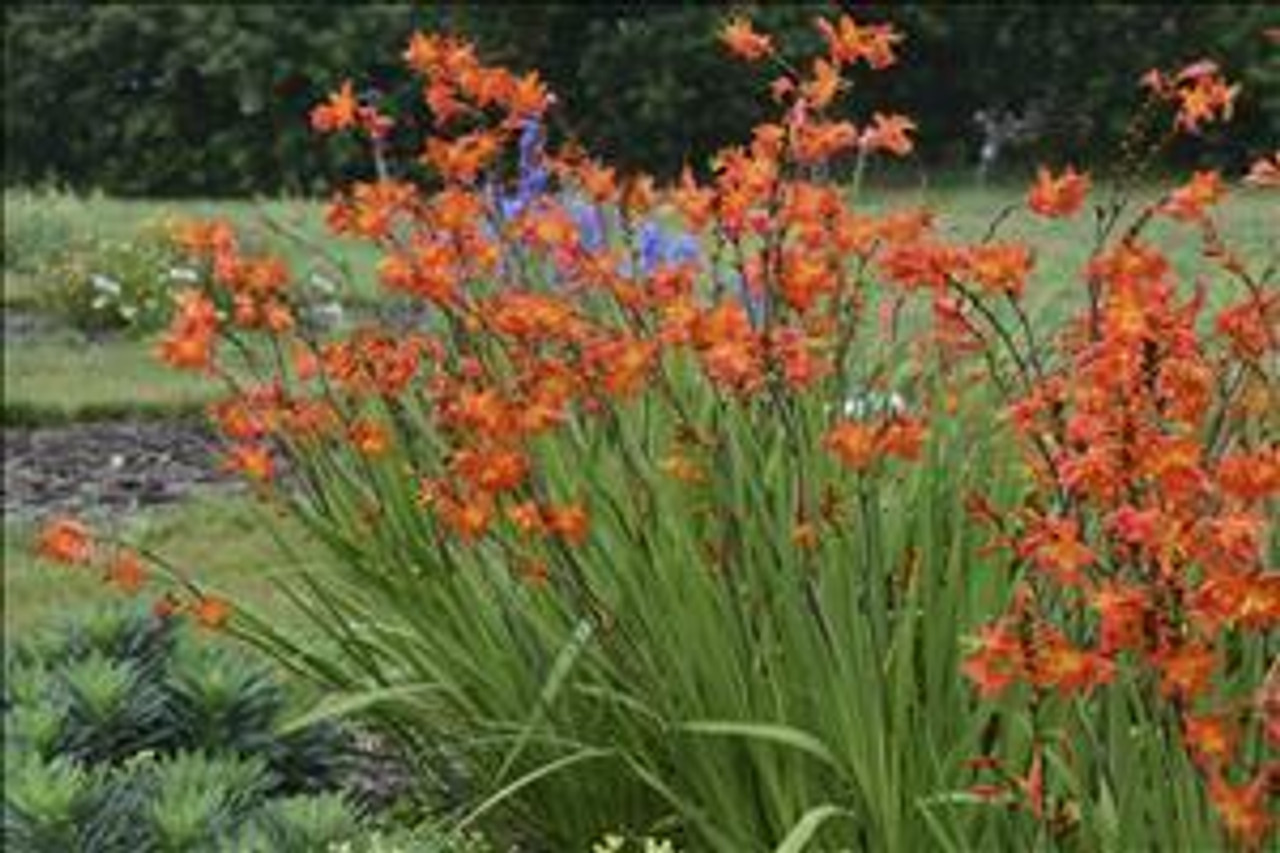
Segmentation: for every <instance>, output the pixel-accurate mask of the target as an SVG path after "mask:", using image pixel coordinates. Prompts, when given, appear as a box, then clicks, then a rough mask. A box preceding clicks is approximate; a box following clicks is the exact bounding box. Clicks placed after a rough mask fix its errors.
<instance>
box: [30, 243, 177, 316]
mask: <svg viewBox="0 0 1280 853" xmlns="http://www.w3.org/2000/svg"><path fill="white" fill-rule="evenodd" d="M39 275H41V276H42V277H43V278H45V279H47V281H46V282H45V285H46V286H45V287H44V288H42V290H41V291H40V298H39V302H40V307H42V308H44V309H45V310H47V311H49V312H50V313H52V314H55V315H57V316H59V317H61V318H62V319H64V320H65V321H67V322H68V323H70V324H71V325H72V326H73V327H75V328H77V329H79V330H81V331H84V332H90V333H93V332H103V331H126V332H128V333H130V334H136V335H145V334H148V333H151V332H154V331H156V330H157V329H159V328H161V327H162V326H164V324H165V323H167V322H168V320H169V318H170V317H171V316H172V314H173V308H174V302H173V294H174V293H175V292H176V291H177V290H178V289H180V288H181V287H182V286H183V285H184V284H188V283H190V282H191V280H192V278H193V276H194V271H193V270H191V269H190V268H187V267H185V266H184V265H183V264H182V262H181V256H180V255H178V254H177V253H175V252H174V250H173V246H172V244H171V242H170V241H169V240H167V239H166V238H165V232H164V229H163V228H161V227H160V226H156V225H153V226H149V227H145V228H143V229H141V230H140V231H139V233H138V234H136V235H134V236H133V237H131V238H129V239H106V238H102V237H92V238H89V239H81V240H79V241H78V242H76V243H75V244H73V245H71V246H69V247H68V248H66V249H65V250H64V251H62V252H61V253H59V254H58V255H57V256H56V257H55V258H54V259H53V260H52V261H50V262H47V263H45V264H44V265H43V266H42V267H41V268H40V270H39Z"/></svg>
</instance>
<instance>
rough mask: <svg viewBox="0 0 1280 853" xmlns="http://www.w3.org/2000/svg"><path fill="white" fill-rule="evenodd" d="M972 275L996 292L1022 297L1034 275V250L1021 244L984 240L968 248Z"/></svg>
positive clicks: (985, 286)
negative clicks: (1032, 257)
mask: <svg viewBox="0 0 1280 853" xmlns="http://www.w3.org/2000/svg"><path fill="white" fill-rule="evenodd" d="M967 260H968V265H969V274H970V275H971V276H973V278H974V279H975V280H976V281H977V282H978V284H980V285H982V287H983V289H985V290H987V291H989V292H992V293H1007V294H1009V295H1010V296H1021V295H1022V290H1023V288H1024V287H1025V285H1026V281H1027V276H1028V275H1030V274H1031V251H1030V250H1029V249H1028V248H1027V247H1026V246H1023V245H1021V244H1018V243H984V244H982V245H979V246H974V247H972V248H970V249H969V250H968V253H967Z"/></svg>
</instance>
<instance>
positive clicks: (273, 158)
mask: <svg viewBox="0 0 1280 853" xmlns="http://www.w3.org/2000/svg"><path fill="white" fill-rule="evenodd" d="M830 6H831V4H829V3H823V4H817V3H807V4H795V5H773V4H761V8H760V9H759V10H758V12H757V14H755V18H756V20H757V21H758V22H759V24H760V25H761V26H762V27H763V28H764V29H767V30H768V31H770V32H773V33H775V34H777V35H778V36H779V38H780V40H781V41H783V42H785V43H786V44H788V45H790V46H794V48H795V50H796V51H797V52H803V51H804V50H806V49H807V47H808V46H810V45H809V44H808V43H811V42H813V41H815V40H816V39H817V35H816V34H815V33H814V31H813V27H812V24H811V21H812V19H813V17H814V15H815V14H817V13H818V12H819V11H823V12H829V11H830ZM859 10H860V11H859V18H860V19H866V20H887V21H890V22H892V23H894V24H896V25H898V26H899V27H900V28H901V29H903V30H905V31H906V32H909V33H910V34H911V41H910V43H909V45H908V46H907V47H906V54H905V59H906V61H905V62H904V64H903V67H902V68H900V69H895V70H894V72H893V73H891V74H888V75H882V76H881V77H880V78H879V79H877V80H874V81H870V82H869V83H868V84H867V85H866V87H864V88H862V89H860V92H859V99H858V100H859V102H860V103H862V104H868V103H873V102H879V103H886V102H891V103H894V104H896V105H898V107H900V108H901V109H902V110H903V111H904V112H907V113H908V114H911V115H916V116H924V117H927V119H928V121H927V123H926V124H925V125H924V127H923V128H922V130H921V134H920V145H919V151H920V155H921V160H920V162H921V163H922V164H923V165H925V166H929V167H932V168H934V169H937V168H958V167H959V168H968V167H970V166H972V165H973V164H974V163H975V162H976V158H977V154H978V150H979V148H980V146H981V144H982V141H983V136H982V133H981V131H980V129H979V128H978V126H977V125H976V124H975V123H974V115H975V113H976V112H977V111H979V110H987V111H993V112H1002V111H1012V112H1013V113H1015V114H1023V113H1026V112H1028V111H1029V110H1030V111H1033V112H1038V113H1040V114H1041V115H1042V118H1043V122H1042V127H1041V128H1040V132H1039V133H1038V134H1036V135H1035V137H1034V138H1033V139H1028V140H1026V142H1025V144H1023V145H1022V147H1021V148H1020V149H1018V150H1016V151H1014V152H1013V153H1012V156H1013V158H1014V159H1018V158H1022V157H1025V158H1028V159H1031V158H1035V159H1042V160H1052V159H1057V158H1060V157H1062V156H1065V155H1067V154H1070V156H1071V158H1072V160H1073V161H1074V162H1076V163H1078V164H1081V165H1093V163H1090V162H1089V161H1096V160H1097V159H1098V155H1099V154H1102V153H1105V152H1108V151H1111V150H1114V145H1115V142H1116V140H1117V138H1118V137H1119V136H1120V135H1121V133H1122V131H1123V128H1124V127H1125V125H1126V123H1127V121H1128V119H1129V117H1130V116H1131V115H1132V114H1133V110H1134V107H1135V106H1136V98H1137V96H1136V95H1135V91H1134V83H1135V81H1136V80H1137V79H1138V77H1139V76H1140V75H1141V74H1142V73H1143V72H1144V71H1146V70H1147V69H1148V68H1151V67H1153V66H1157V65H1159V66H1166V65H1169V64H1171V63H1175V64H1176V63H1178V62H1180V61H1181V62H1186V61H1191V60H1193V59H1196V58H1198V57H1200V56H1209V57H1211V58H1216V59H1217V60H1219V61H1220V62H1223V63H1224V64H1225V65H1227V66H1228V67H1227V70H1228V71H1229V73H1230V75H1231V76H1232V78H1233V79H1239V80H1240V81H1241V82H1242V83H1243V84H1244V86H1245V91H1246V92H1247V93H1249V94H1248V97H1247V99H1245V101H1243V102H1242V103H1241V105H1240V109H1239V115H1238V116H1237V120H1236V121H1235V122H1234V123H1233V125H1232V129H1231V132H1230V134H1229V135H1228V134H1220V135H1213V136H1211V137H1210V138H1209V140H1208V141H1209V142H1210V143H1211V144H1209V145H1207V146H1206V145H1197V146H1182V147H1181V148H1180V150H1179V151H1178V152H1175V153H1177V154H1178V155H1179V156H1180V158H1181V159H1182V160H1184V161H1186V160H1190V159H1191V158H1192V157H1193V156H1194V157H1196V158H1208V159H1213V160H1217V161H1223V163H1224V165H1231V166H1233V167H1238V166H1240V165H1242V163H1243V161H1244V159H1245V158H1246V156H1248V155H1250V154H1259V153H1262V152H1263V151H1265V150H1266V149H1267V148H1268V147H1269V146H1271V145H1272V144H1273V140H1274V139H1275V138H1276V137H1277V135H1280V56H1278V55H1277V52H1276V51H1275V50H1273V49H1271V46H1270V45H1269V44H1268V42H1267V40H1266V39H1265V37H1264V35H1263V30H1264V28H1265V26H1266V25H1267V24H1268V22H1270V23H1272V24H1273V23H1274V21H1273V20H1270V19H1269V18H1268V15H1267V12H1268V10H1267V9H1266V7H1265V6H1263V5H1261V4H1259V5H1256V6H1221V7H1215V6H1206V5H1190V4H1187V5H1175V4H1170V5H1164V6H1145V5H1144V6H1138V5H1109V6H1100V7H1091V8H1089V9H1088V10H1087V11H1082V10H1081V9H1080V7H1078V6H1075V5H1069V4H1062V5H1059V6H1049V7H1045V6H1007V5H989V6H981V5H979V6H974V5H955V4H947V5H926V6H889V5H876V4H869V5H863V4H859ZM725 13H726V8H725V7H721V6H714V5H713V6H702V5H697V4H686V5H676V4H672V5H667V6H652V7H636V6H623V5H616V6H611V5H607V4H606V5H598V4H542V5H532V6H530V5H519V4H511V5H510V6H495V5H492V4H484V5H483V6H481V5H474V6H469V5H453V4H440V5H437V6H434V7H422V6H418V7H415V6H407V5H403V6H397V5H372V6H362V7H360V9H359V10H358V12H353V11H352V10H351V9H350V8H348V7H345V6H338V5H308V6H223V7H208V6H187V5H176V4H157V5H149V6H127V5H115V4H111V5H105V6H41V7H35V6H32V7H26V8H19V9H16V10H14V11H10V12H8V13H7V15H6V24H7V26H6V30H5V53H6V72H7V73H6V75H5V84H4V92H5V103H6V123H5V152H6V153H5V183H6V184H7V185H12V184H15V183H30V182H34V181H39V180H43V179H56V180H59V181H62V182H65V183H68V184H70V185H73V186H77V187H101V188H103V189H104V190H107V191H109V192H112V193H116V194H136V195H144V194H145V195H163V196H175V195H246V194H251V193H256V192H279V191H281V190H291V191H298V192H312V191H316V190H319V189H322V188H323V187H325V186H327V181H326V178H327V179H338V178H340V177H342V176H343V175H344V174H345V175H347V176H350V174H351V173H354V172H358V171H360V170H361V169H363V168H364V163H363V158H362V157H361V156H360V150H359V146H358V145H357V144H355V143H354V142H346V143H343V144H339V145H334V146H313V145H309V144H308V127H307V122H306V114H307V111H308V110H309V108H310V107H311V106H312V105H313V104H314V103H315V102H316V101H317V100H319V99H320V98H321V97H323V95H324V93H326V92H327V91H329V90H330V89H332V88H334V87H335V86H336V84H337V83H338V82H339V80H340V79H341V78H342V77H343V76H344V75H346V74H348V73H350V70H351V69H361V73H360V76H359V78H358V79H357V80H356V81H355V82H356V84H357V85H358V87H359V88H360V89H361V90H362V91H375V90H376V91H377V92H379V93H380V97H382V98H384V99H386V100H388V101H391V102H394V103H395V104H396V105H397V106H398V107H401V109H396V110H395V112H397V114H399V115H407V113H408V111H407V110H405V109H403V107H407V106H409V105H411V104H414V103H415V102H416V101H417V99H418V97H419V93H418V91H417V90H416V89H415V88H414V87H412V86H409V85H405V84H404V83H403V82H399V83H396V82H394V81H396V80H400V81H403V80H404V78H403V75H399V74H398V71H399V68H398V65H399V62H398V58H399V54H400V51H401V49H402V47H403V45H404V43H405V40H406V39H407V38H408V36H409V34H410V33H411V32H413V31H414V30H415V29H436V28H442V27H447V28H449V29H451V30H454V31H458V32H461V33H462V34H464V35H467V36H468V37H470V38H472V39H473V40H475V41H476V42H477V43H478V44H479V45H480V46H481V47H482V48H483V49H484V50H485V52H486V55H489V56H492V57H494V58H495V59H496V60H498V61H499V62H501V63H503V64H507V65H510V66H512V67H517V68H526V69H527V68H537V69H539V70H540V71H541V72H542V73H543V75H544V76H545V78H546V79H547V80H548V82H549V83H550V84H551V86H552V88H553V89H554V90H555V91H557V92H558V93H560V94H561V96H562V97H563V99H564V100H565V101H566V103H567V109H565V110H561V111H560V113H561V114H562V115H571V116H573V117H574V120H573V122H572V124H562V125H561V126H559V127H557V128H555V130H556V132H557V133H560V134H574V135H577V136H580V137H581V138H582V140H583V141H584V142H585V143H586V144H587V145H588V146H589V147H591V148H593V149H595V150H598V151H599V152H600V153H601V154H603V155H605V156H606V157H607V158H608V159H609V160H610V161H611V162H613V163H616V164H618V165H621V166H625V167H628V168H635V167H641V168H644V169H647V170H650V171H654V172H657V173H660V174H664V175H670V174H672V173H674V172H676V171H678V170H679V168H680V166H681V165H682V163H683V162H684V161H685V160H688V161H689V162H691V163H693V164H694V165H695V166H701V165H702V164H703V162H704V160H705V158H706V156H707V155H709V154H710V153H711V152H713V151H714V150H716V149H717V148H719V147H720V146H721V145H722V144H724V143H725V142H727V141H729V140H735V139H741V138H743V137H744V136H745V135H746V133H747V131H748V130H749V129H750V127H751V126H752V124H753V123H754V122H755V121H756V120H758V119H759V118H760V116H761V115H762V114H763V108H764V107H765V106H766V104H765V103H764V102H763V100H762V99H761V97H760V96H759V94H758V93H759V92H760V91H761V90H762V88H763V87H762V86H742V85H739V83H740V75H741V71H740V70H739V69H735V67H734V66H733V64H732V63H730V62H728V61H727V60H726V59H725V58H724V57H722V56H719V55H717V54H715V53H714V52H710V51H706V50H704V49H703V48H704V47H705V45H707V44H708V43H710V41H711V40H712V38H713V34H714V31H715V28H716V27H717V26H718V25H719V23H720V22H721V20H722V18H723V17H724V15H725ZM806 40H807V41H806ZM807 42H808V43H807ZM939 68H946V69H948V72H949V73H946V74H937V73H936V70H937V69H939ZM749 73H759V74H764V73H766V72H754V71H753V72H749ZM762 82H763V81H762ZM708 105H714V109H708ZM854 118H855V119H856V120H861V119H865V116H862V115H856V116H854ZM417 137H418V135H417V134H416V132H415V130H414V128H413V127H412V126H410V125H409V124H404V125H402V126H401V127H400V128H399V134H398V136H397V140H398V141H399V142H400V143H401V144H403V145H407V144H409V142H410V141H411V140H413V139H416V138H417ZM1193 151H1194V152H1195V153H1194V155H1193V153H1192V152H1193ZM1006 154H1007V155H1008V152H1006ZM1008 159H1009V157H1008V156H1006V157H1005V158H1003V159H1002V161H1001V162H1002V163H1003V162H1007V161H1008Z"/></svg>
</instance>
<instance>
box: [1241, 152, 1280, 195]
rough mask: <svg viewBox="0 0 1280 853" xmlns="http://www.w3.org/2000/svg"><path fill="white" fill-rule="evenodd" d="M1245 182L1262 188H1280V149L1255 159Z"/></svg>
mask: <svg viewBox="0 0 1280 853" xmlns="http://www.w3.org/2000/svg"><path fill="white" fill-rule="evenodd" d="M1244 182H1245V183H1246V184H1249V185H1251V186H1255V187H1260V188H1266V189H1271V190H1274V189H1280V151H1277V152H1275V153H1274V154H1272V155H1271V156H1270V157H1259V158H1258V159H1257V160H1254V161H1253V164H1252V165H1251V166H1250V167H1249V174H1248V175H1246V176H1245V179H1244Z"/></svg>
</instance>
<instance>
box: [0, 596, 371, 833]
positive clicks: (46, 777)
mask: <svg viewBox="0 0 1280 853" xmlns="http://www.w3.org/2000/svg"><path fill="white" fill-rule="evenodd" d="M300 698H301V697H300V696H298V695H297V694H296V692H293V691H291V690H290V689H289V688H287V687H286V686H285V684H284V683H283V682H282V681H281V680H280V679H279V678H278V677H277V676H276V675H274V674H273V673H272V672H271V671H270V670H269V669H267V668H266V667H265V666H264V665H263V664H261V663H257V662H253V661H251V660H249V659H247V658H246V657H245V656H244V655H243V654H241V653H236V652H234V651H232V650H229V649H227V648H226V647H225V645H220V644H214V643H211V642H210V641H209V638H208V637H207V636H206V637H201V636H198V635H195V634H194V633H193V632H191V631H190V630H188V629H185V628H181V627H179V623H178V620H176V619H174V618H172V617H162V616H158V615H156V614H154V613H152V612H150V611H149V610H147V609H145V608H141V607H137V606H129V607H112V608H102V609H99V610H96V611H91V612H90V613H88V614H87V615H85V616H83V617H77V618H75V619H74V620H71V621H68V622H67V623H66V624H65V625H60V626H57V627H53V628H49V629H46V630H45V631H44V632H43V633H42V634H40V635H39V636H36V637H33V638H24V639H22V640H20V641H18V642H16V643H15V644H14V645H13V646H12V648H10V649H9V650H8V655H7V657H6V677H5V694H4V727H5V776H4V790H5V798H4V846H5V849H7V850H22V851H33V852H38V851H81V850H83V851H91V850H104V851H106V850H158V851H175V853H176V851H191V850H213V849H234V850H245V851H249V850H253V851H263V853H266V851H282V850H297V851H303V850H323V849H325V847H326V845H328V844H330V843H332V842H336V841H340V840H343V839H348V838H352V837H354V836H356V835H357V833H358V830H360V829H361V822H362V817H361V814H360V809H359V808H358V804H357V803H355V802H354V801H353V800H352V799H351V798H350V797H348V796H347V795H345V794H344V793H343V792H342V791H341V790H340V785H341V783H342V781H343V778H344V775H343V774H344V772H345V770H344V768H345V767H346V763H347V757H348V756H349V755H350V754H351V740H350V736H349V735H348V734H346V733H345V732H344V731H343V730H342V729H341V728H339V727H338V725H337V724H335V723H333V722H318V723H315V724H312V725H308V726H305V727H303V728H300V729H297V730H296V731H287V732H286V731H284V730H283V729H282V724H283V723H284V722H285V721H286V718H288V717H290V716H292V715H296V714H297V713H299V706H298V702H299V701H300Z"/></svg>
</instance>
